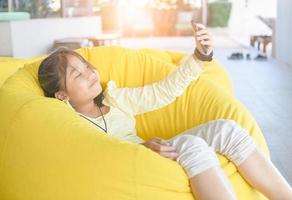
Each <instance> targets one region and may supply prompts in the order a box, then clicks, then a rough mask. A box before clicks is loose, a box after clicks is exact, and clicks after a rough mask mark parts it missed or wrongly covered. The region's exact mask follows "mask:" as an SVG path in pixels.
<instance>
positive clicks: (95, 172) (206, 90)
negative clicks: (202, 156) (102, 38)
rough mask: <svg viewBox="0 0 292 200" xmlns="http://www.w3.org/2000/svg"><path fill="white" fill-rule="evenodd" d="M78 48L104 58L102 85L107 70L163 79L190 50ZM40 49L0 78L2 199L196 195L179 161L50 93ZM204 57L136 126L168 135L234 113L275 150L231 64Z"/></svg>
mask: <svg viewBox="0 0 292 200" xmlns="http://www.w3.org/2000/svg"><path fill="white" fill-rule="evenodd" d="M77 51H78V52H79V53H80V54H81V55H82V56H83V57H85V58H86V59H87V60H89V61H90V62H91V63H92V64H93V65H94V66H95V67H96V68H98V70H99V72H100V74H101V82H102V86H103V87H105V85H106V82H107V81H109V80H110V79H112V80H115V81H116V83H117V86H118V87H124V86H128V87H137V86H142V85H144V84H148V83H152V82H155V81H158V80H161V79H163V78H164V77H165V76H166V75H167V74H168V73H169V72H170V71H171V70H173V69H174V68H175V67H177V65H176V64H178V63H179V61H180V60H181V58H182V57H183V56H184V54H181V53H177V52H168V51H157V50H151V49H140V50H133V49H128V48H122V47H118V46H112V47H96V48H82V49H78V50H77ZM43 57H44V56H42V57H40V58H34V60H37V61H36V62H33V63H29V64H26V65H25V66H24V67H20V68H19V69H18V71H17V72H16V73H14V74H13V75H12V76H10V77H9V78H7V77H6V78H5V79H7V80H6V81H5V83H4V84H3V85H2V87H1V88H0V112H1V115H0V199H1V200H8V199H9V200H10V199H13V200H17V199H21V200H40V199H41V200H46V199H48V200H66V199H68V200H69V199H70V200H75V199H76V200H79V199H80V200H84V199H86V200H149V199H155V200H156V199H157V200H165V199H167V200H178V199H179V200H193V199H194V197H193V195H192V193H191V189H190V185H189V181H188V178H187V175H186V173H185V171H184V170H183V168H182V167H181V166H180V165H179V164H178V163H177V162H175V161H172V160H170V159H167V158H164V157H162V156H160V155H159V154H157V153H155V152H153V151H152V150H150V149H147V148H146V147H144V146H143V145H139V144H133V143H130V142H128V141H124V140H120V139H117V138H114V137H111V136H109V135H107V134H106V133H103V132H100V131H98V130H97V129H96V128H94V127H93V126H91V125H90V124H89V123H88V122H87V121H85V120H83V119H81V118H80V117H79V116H78V115H77V114H76V113H74V112H73V111H72V110H71V109H70V108H69V107H68V106H67V105H65V104H64V103H63V102H61V101H59V100H57V99H54V98H46V97H44V96H43V92H42V90H41V88H40V86H39V83H38V81H37V71H38V66H39V63H40V61H41V60H42V59H43ZM9 62H11V61H9ZM3 63H5V62H0V70H1V66H3ZM205 67H206V71H205V73H204V74H202V76H201V77H200V78H199V79H198V80H197V81H195V82H193V83H192V84H191V85H190V86H189V87H188V89H187V90H186V91H185V92H184V93H183V95H182V96H180V97H178V98H177V100H176V101H175V102H173V103H172V104H170V105H168V106H166V107H164V108H161V109H159V110H156V111H152V112H149V113H146V114H142V115H138V116H136V119H137V132H138V135H139V136H140V137H142V138H143V139H145V140H147V139H150V138H153V137H155V136H158V137H162V138H165V139H168V138H171V137H173V136H175V135H176V134H178V133H180V132H181V131H183V130H185V129H188V128H191V127H193V126H197V125H199V124H202V123H205V122H208V121H210V120H214V119H219V118H226V119H233V120H235V121H237V122H239V123H240V124H241V125H242V126H243V127H244V128H245V129H247V130H248V131H249V132H250V134H251V136H252V137H253V138H254V139H255V141H256V142H257V144H258V145H259V146H260V147H261V148H262V149H263V150H264V152H265V153H266V154H267V155H268V156H269V151H268V148H267V146H266V142H265V139H264V137H263V135H262V133H261V130H260V128H259V127H258V125H257V123H256V122H255V120H254V118H253V117H252V115H251V114H250V113H249V112H248V111H247V110H246V108H245V107H244V106H243V105H242V104H241V103H240V102H239V101H238V100H237V99H236V98H235V97H234V96H233V94H232V87H231V83H230V80H229V78H228V76H227V73H226V71H225V70H224V68H223V67H221V66H220V65H219V63H218V62H216V61H214V62H212V63H206V66H205ZM0 72H1V71H0ZM1 73H2V72H1ZM3 79H4V78H3ZM3 82H4V81H3ZM117 123H118V122H117ZM217 155H218V157H219V160H220V163H221V165H222V168H223V169H224V172H225V173H226V175H227V176H228V178H229V180H230V182H231V184H232V186H233V187H234V190H235V192H236V194H237V196H238V199H239V200H253V199H255V200H263V199H266V198H264V197H263V195H262V194H260V193H259V192H258V191H256V190H255V189H253V188H252V187H251V186H250V185H249V184H247V183H246V182H245V180H244V179H243V178H242V177H241V176H240V174H239V173H238V171H237V170H236V167H235V165H233V163H232V162H230V161H229V160H227V159H226V158H225V157H224V156H222V155H220V154H217ZM211 190H212V188H210V191H211Z"/></svg>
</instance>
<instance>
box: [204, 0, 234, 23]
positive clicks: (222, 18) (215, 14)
mask: <svg viewBox="0 0 292 200" xmlns="http://www.w3.org/2000/svg"><path fill="white" fill-rule="evenodd" d="M231 9H232V2H230V1H229V0H216V1H213V2H209V3H208V26H210V27H226V26H227V25H228V21H229V18H230V13H231Z"/></svg>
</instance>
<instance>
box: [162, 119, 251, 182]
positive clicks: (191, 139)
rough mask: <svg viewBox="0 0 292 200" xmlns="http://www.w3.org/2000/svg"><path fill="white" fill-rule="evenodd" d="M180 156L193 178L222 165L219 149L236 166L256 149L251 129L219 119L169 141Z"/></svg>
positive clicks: (187, 171)
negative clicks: (249, 132)
mask: <svg viewBox="0 0 292 200" xmlns="http://www.w3.org/2000/svg"><path fill="white" fill-rule="evenodd" d="M167 141H168V142H169V143H170V144H171V146H173V147H175V148H176V150H177V152H178V154H179V156H178V157H177V159H176V161H177V162H178V163H179V164H180V165H181V166H182V167H183V168H184V170H185V171H186V173H187V175H188V177H189V178H191V177H192V176H195V175H197V174H199V173H201V172H203V171H205V170H207V169H209V168H211V167H214V166H218V165H219V164H220V163H219V160H218V158H217V156H216V152H218V153H220V154H222V155H224V156H226V157H227V158H228V159H229V160H231V161H232V162H233V163H234V164H235V165H236V166H238V165H240V164H241V163H242V162H243V161H244V160H245V159H246V158H247V157H248V156H249V154H250V153H251V152H252V151H253V150H254V149H255V147H256V143H255V142H254V140H253V139H252V137H250V136H249V134H248V132H247V131H246V130H245V129H243V128H242V127H241V126H240V125H239V124H238V123H236V122H235V121H233V120H226V119H218V120H213V121H210V122H208V123H205V124H201V125H200V126H197V127H194V128H191V129H188V130H186V131H184V132H182V133H180V134H179V135H177V136H175V137H173V138H171V139H169V140H167Z"/></svg>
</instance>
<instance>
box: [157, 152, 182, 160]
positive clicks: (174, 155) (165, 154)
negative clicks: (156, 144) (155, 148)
mask: <svg viewBox="0 0 292 200" xmlns="http://www.w3.org/2000/svg"><path fill="white" fill-rule="evenodd" d="M159 154H160V155H161V156H163V157H166V158H170V159H171V160H176V158H177V157H178V153H176V152H159Z"/></svg>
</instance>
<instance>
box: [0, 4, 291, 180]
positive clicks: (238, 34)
mask: <svg viewBox="0 0 292 200" xmlns="http://www.w3.org/2000/svg"><path fill="white" fill-rule="evenodd" d="M291 13H292V1H290V0H281V1H280V0H278V1H277V0H0V57H17V58H31V57H35V56H39V55H41V54H48V53H50V52H51V51H52V50H54V49H55V48H57V47H59V46H67V47H69V48H72V49H76V48H80V47H86V46H87V47H92V46H101V45H121V46H124V47H130V48H154V49H160V50H173V51H180V52H184V53H189V54H190V53H192V52H193V50H194V49H195V40H194V38H193V32H192V28H191V25H190V20H191V18H193V19H195V21H196V22H197V23H202V24H204V25H205V26H207V27H208V29H209V31H210V32H211V34H212V36H213V40H214V58H215V59H217V60H218V61H219V62H220V63H221V64H222V65H223V66H224V67H225V68H226V69H227V71H228V73H229V74H230V77H231V79H232V80H233V82H234V92H235V95H236V96H237V97H238V98H239V100H240V101H241V102H242V103H243V104H244V105H245V106H246V107H247V108H248V109H249V111H250V112H252V114H253V115H254V117H255V118H256V120H257V122H258V124H259V125H260V127H261V129H262V131H263V133H264V135H265V138H266V140H267V143H268V145H269V148H270V151H271V156H272V160H273V161H274V163H275V164H276V166H277V167H278V168H279V170H280V171H281V172H282V173H283V174H284V176H285V177H286V178H287V180H288V181H289V183H290V184H292V160H291V154H292V147H291V144H292V137H291V130H292V123H291V121H292V106H291V102H292V68H291V66H292V45H291V44H292V41H291V40H292V39H291V35H292V15H291Z"/></svg>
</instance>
